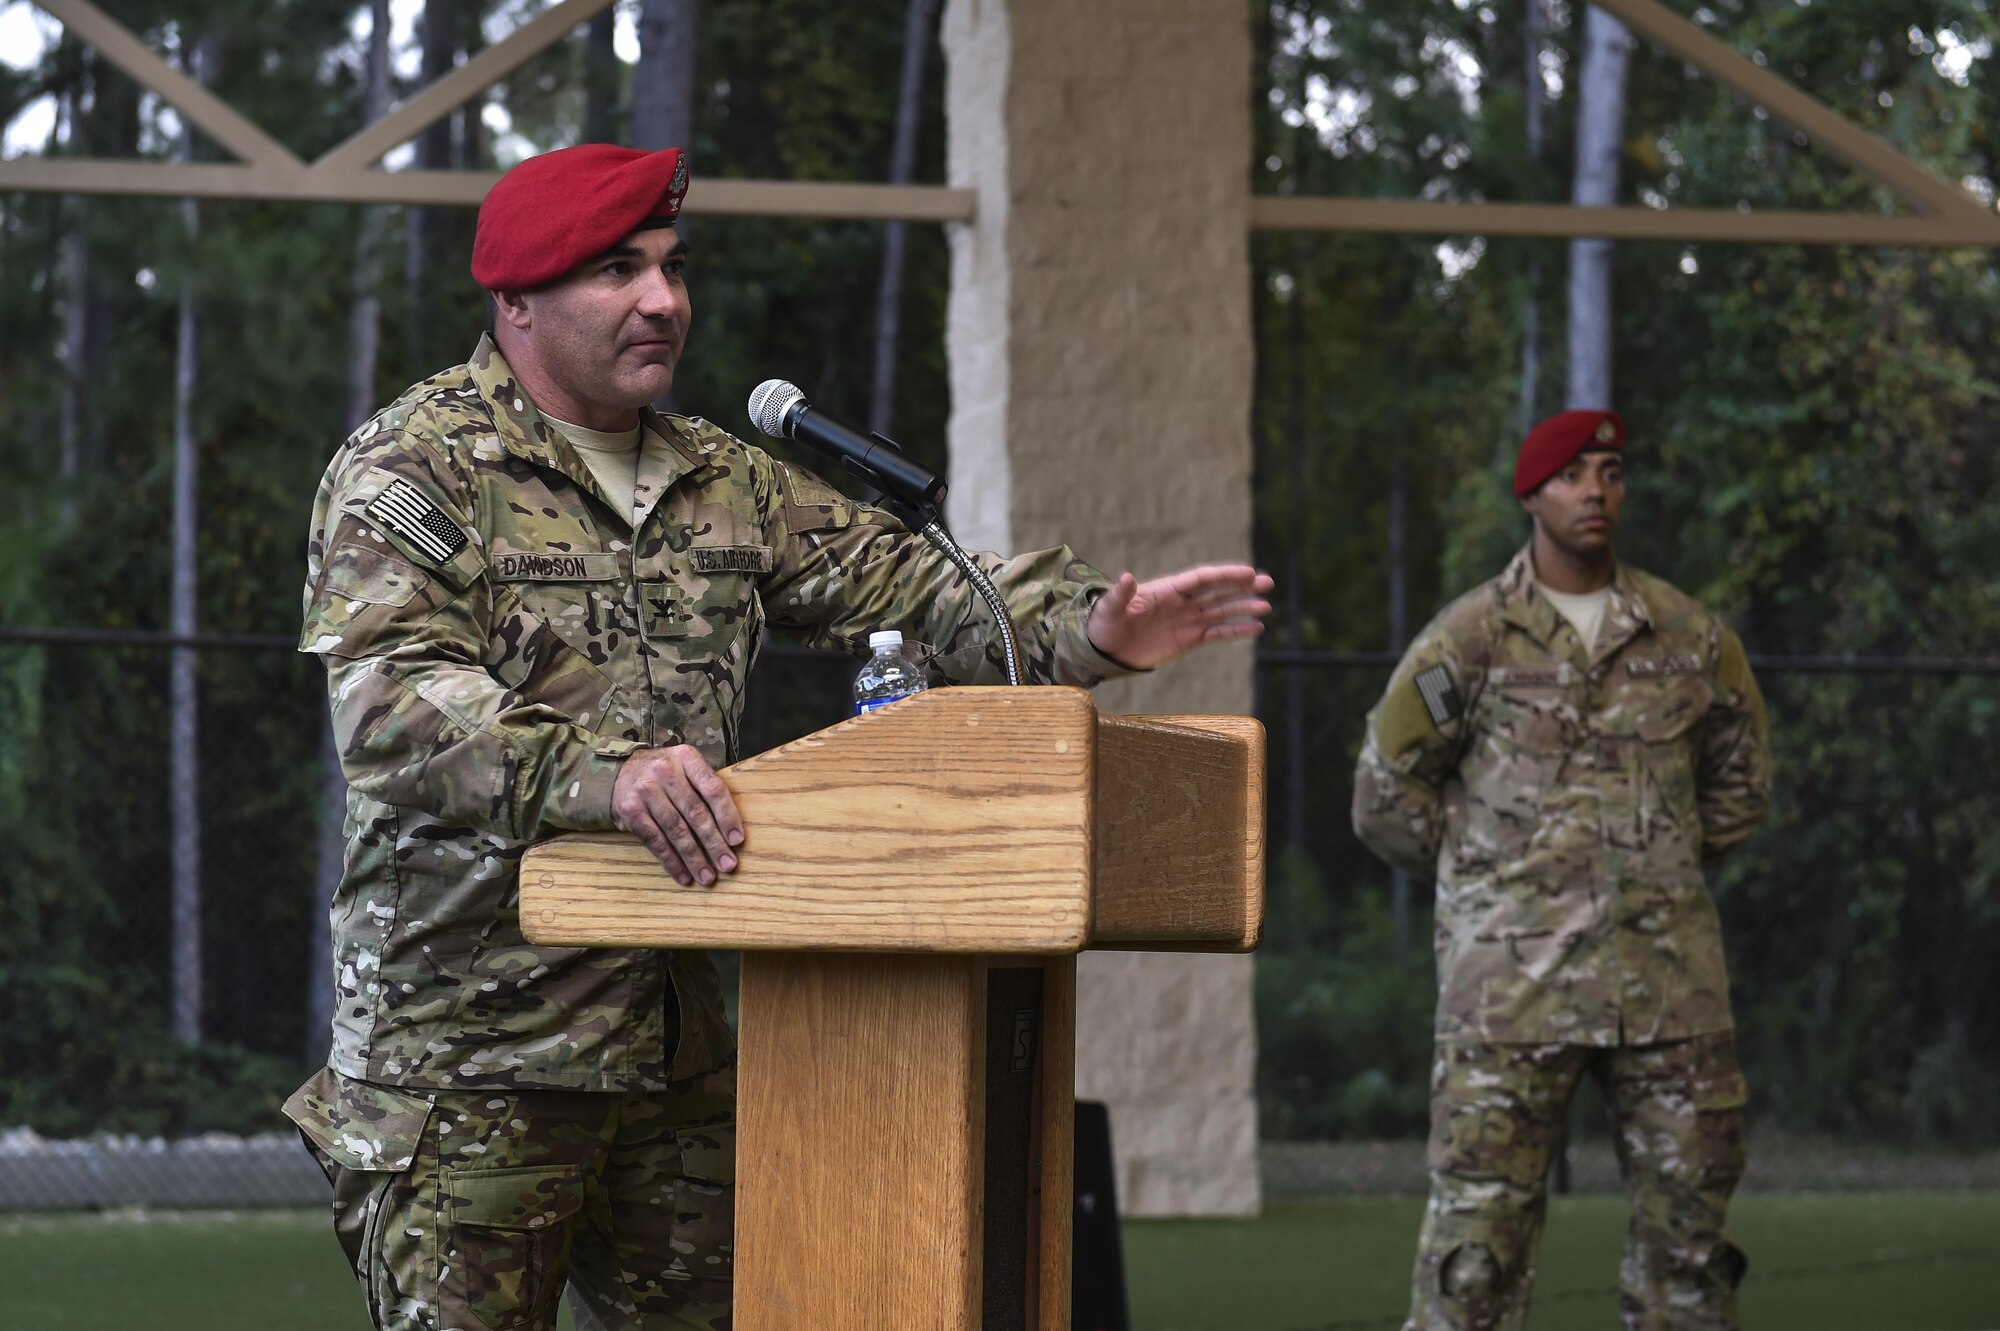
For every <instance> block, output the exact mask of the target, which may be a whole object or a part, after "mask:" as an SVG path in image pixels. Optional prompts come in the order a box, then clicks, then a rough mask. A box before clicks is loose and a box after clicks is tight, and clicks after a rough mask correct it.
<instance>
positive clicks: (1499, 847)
mask: <svg viewBox="0 0 2000 1331" xmlns="http://www.w3.org/2000/svg"><path fill="white" fill-rule="evenodd" d="M1770 782H1771V773H1770V749H1769V744H1768V738H1767V735H1766V732H1765V722H1764V705H1763V700H1762V698H1761V697H1760V696H1759V694H1758V692H1757V685H1756V682H1755V681H1754V680H1753V679H1752V677H1751V674H1750V668H1749V664H1748V662H1747V660H1746V659H1745V657H1744V654H1743V647H1742V644H1741V643H1740V642H1739V641H1738V640H1737V638H1736V635H1735V634H1734V633H1732V632H1731V631H1730V630H1729V629H1728V628H1726V627H1724V626H1723V625H1722V624H1721V622H1720V621H1718V620H1717V619H1716V618H1715V617H1714V616H1713V615H1711V614H1709V613H1708V612H1707V611H1706V610H1704V609H1703V608H1702V607H1701V606H1700V605H1699V604H1698V603H1696V602H1695V601H1693V600H1691V599H1689V598H1688V597H1687V596H1685V595H1683V594H1682V593H1680V592H1679V591H1676V590H1675V589H1674V588H1673V587H1671V586H1669V585H1668V584H1667V583H1665V582H1663V581H1662V580H1660V579H1658V578H1655V577H1652V576H1650V575H1648V574H1645V573H1642V572H1640V571H1638V570H1637V569H1633V568H1630V567H1628V566H1624V565H1621V566H1620V567H1619V569H1618V572H1617V575H1616V579H1615V581H1614V582H1613V584H1612V588H1611V597H1610V603H1609V605H1608V606H1607V607H1606V610H1605V618H1604V623H1603V627H1602V628H1601V630H1600V632H1599V637H1598V642H1597V643H1596V645H1595V648H1594V649H1593V650H1589V651H1586V650H1585V648H1584V645H1583V642H1582V640H1581V639H1580V638H1579V637H1578V636H1577V633H1576V630H1575V629H1574V628H1572V627H1571V626H1570V624H1569V623H1568V621H1566V620H1565V619H1563V618H1562V616H1561V615H1560V614H1558V613H1557V611H1556V610H1555V608H1554V607H1553V606H1552V605H1551V604H1550V603H1549V602H1548V600H1547V599H1546V598H1545V597H1543V596H1541V595H1540V594H1539V592H1538V590H1537V588H1536V585H1535V578H1534V572H1533V567H1532V564H1531V562H1530V556H1529V553H1528V552H1527V551H1525V550H1524V551H1522V552H1521V553H1520V554H1519V555H1518V556H1516V557H1515V559H1514V561H1513V562H1512V563H1511V564H1510V565H1509V566H1508V568H1507V571H1506V572H1505V573H1503V574H1502V575H1501V576H1500V577H1499V578H1497V579H1495V580H1493V581H1492V582H1489V583H1487V584H1486V585H1484V586H1482V587H1479V588H1477V589H1476V590H1474V591H1472V592H1471V593H1469V594H1467V595H1466V596H1463V597H1461V598H1459V600H1457V601H1456V602H1454V603H1453V604H1452V605H1451V606H1449V607H1447V608H1446V610H1445V611H1444V612H1443V613H1442V614H1440V615H1439V616H1438V617H1437V619H1436V620H1434V621H1433V622H1432V623H1431V624H1430V626H1429V627H1427V628H1426V629H1425V630H1424V632H1423V633H1422V635H1420V636H1419V638H1418V639H1417V641H1416V642H1415V643H1414V644H1413V645H1412V646H1411V648H1410V650H1409V652H1408V653H1407V654H1406V655H1405V656H1404V658H1403V661H1402V663H1401V664H1400V665H1399V666H1398V667H1397V670H1396V673H1395V677H1394V678H1393V679H1392V680H1391V681H1390V683H1389V688H1388V691H1387V692H1386V693H1385V694H1384V696H1383V699H1382V702H1381V703H1380V705H1379V706H1377V707H1376V709H1375V711H1374V712H1373V713H1371V714H1370V716H1369V725H1368V739H1367V743H1366V745H1365V746H1364V748H1363V750H1362V754H1361V761H1360V765H1359V769H1358V770H1357V772H1356V775H1355V790H1354V826H1355V830H1356V832H1357V833H1359V835H1360V836H1361V838H1362V839H1363V840H1364V841H1365V842H1367V844H1368V845H1369V847H1370V848H1371V849H1373V850H1374V851H1375V852H1376V853H1377V854H1379V855H1381V856H1383V857H1384V858H1386V859H1388V860H1390V861H1391V862H1392V863H1394V864H1396V865H1398V866H1400V867H1403V868H1406V869H1408V870H1409V871H1410V872H1412V873H1418V874H1429V873H1432V872H1435V874H1436V877H1437V956H1438V983H1439V991H1440V992H1439V998H1438V1007H1437V1028H1436V1035H1437V1060H1436V1064H1435V1067H1434V1072H1433V1079H1432V1128H1431V1142H1430V1163H1431V1178H1432V1189H1431V1201H1430V1206H1429V1209H1428V1211H1427V1213H1426V1215H1425V1219H1424V1227H1423V1234H1422V1237H1421V1239H1420V1246H1419V1253H1418V1260H1417V1269H1416V1275H1415V1290H1414V1293H1413V1297H1412V1310H1411V1314H1410V1321H1409V1326H1410V1327H1411V1328H1417V1329H1419V1331H1428V1329H1429V1328H1443V1327H1450V1328H1458V1329H1462V1331H1472V1329H1473V1328H1478V1329H1479V1331H1489V1329H1492V1328H1516V1327H1519V1326H1520V1325H1521V1323H1522V1320H1523V1318H1524V1317H1525V1315H1526V1311H1527V1305H1528V1295H1529V1291H1530V1287H1531V1285H1532V1283H1533V1279H1534V1259H1535V1250H1536V1246H1537V1243H1538V1241H1539V1239H1540V1233H1541V1222H1542V1216H1543V1213H1544V1210H1545V1206H1546V1199H1545V1195H1544V1190H1543V1179H1544V1175H1545V1174H1546V1171H1547V1168H1548V1162H1549V1156H1550V1152H1551V1150H1552V1148H1553V1147H1554V1145H1555V1143H1556V1141H1557V1140H1558V1138H1559V1136H1560V1133H1561V1127H1562V1124H1563V1121H1564V1119H1565V1118H1566V1116H1567V1112H1568V1108H1569V1102H1570V1097H1571V1095H1572V1094H1573V1093H1574V1091H1575V1089H1576V1085H1577V1082H1578V1080H1579V1078H1580V1077H1581V1076H1582V1075H1583V1074H1584V1073H1585V1072H1586V1071H1588V1072H1591V1073H1592V1074H1593V1075H1595V1076H1597V1077H1598V1079H1599V1080H1600V1082H1601V1083H1602V1084H1603V1085H1604V1087H1605V1091H1606V1100H1607V1101H1608V1102H1609V1103H1610V1105H1611V1109H1612V1113H1613V1116H1614V1120H1615V1123H1616V1126H1617V1132H1618V1146H1619V1152H1620V1161H1621V1164H1622V1166H1623V1168H1624V1172H1625V1175H1626V1178H1627V1181H1628V1186H1629V1187H1630V1189H1631V1191H1632V1195H1633V1219H1632V1225H1631V1229H1630V1231H1629V1233H1628V1235H1627V1241H1626V1255H1625V1261H1624V1265H1623V1267H1622V1270H1621V1281H1620V1283H1621V1286H1622V1291H1623V1292H1622V1296H1621V1300H1620V1307H1621V1314H1622V1316H1623V1318H1624V1322H1625V1325H1626V1326H1627V1327H1630V1328H1666V1327H1673V1328H1676V1331H1679V1329H1680V1328H1726V1327H1734V1326H1735V1325H1736V1285H1737V1282H1738V1281H1739V1280H1740V1279H1741V1276H1742V1273H1743V1269H1744V1263H1743V1256H1742V1253H1741V1252H1740V1250H1738V1249H1737V1247H1736V1246H1735V1244H1734V1243H1733V1242H1732V1241H1731V1240H1730V1238H1729V1237H1728V1234H1727V1232H1726V1231H1725V1229H1724V1227H1723V1213H1724V1209H1725V1207H1726V1204H1727V1202H1728V1199H1729V1195H1730V1192H1731V1191H1732V1189H1733V1188H1734V1186H1735V1184H1736V1181H1737V1179H1738V1177H1739V1176H1740V1175H1741V1173H1742V1168H1743V1129H1742V1106H1743V1099H1744V1086H1743V1077H1742V1073H1741V1071H1740V1070H1739V1068H1738V1066H1737V1061H1736V1051H1735V1041H1734V1036H1733V1032H1732V1023H1731V1019H1730V1012H1729V989H1728V977H1727V975H1726V973H1725V970H1724V963H1723V953H1722V937H1721V931H1720V928H1719V925H1718V923H1717V920H1716V913H1715V906H1714V903H1713V901H1712V900H1711V899H1710V897H1709V895H1708V891H1707V888H1706V885H1705V883H1704V880H1703V874H1702V866H1703V864H1704V862H1706V861H1709V860H1712V859H1714V858H1715V857H1716V856H1718V855H1720V854H1722V853H1723V852H1724V851H1726V850H1728V849H1730V848H1731V847H1733V846H1735V845H1736V844H1738V843H1739V842H1741V841H1743V840H1744V839H1745V838H1746V837H1748V836H1749V835H1750V834H1751V832H1752V831H1754V830H1755V829H1756V827H1757V826H1758V825H1759V824H1760V823H1761V822H1763V821H1764V819H1765V817H1766V816H1767V814H1768V811H1769V798H1770Z"/></svg>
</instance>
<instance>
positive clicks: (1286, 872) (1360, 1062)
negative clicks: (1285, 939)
mask: <svg viewBox="0 0 2000 1331" xmlns="http://www.w3.org/2000/svg"><path fill="white" fill-rule="evenodd" d="M1310 873H1311V866H1310V865H1308V864H1306V863H1304V862H1303V861H1302V860H1300V859H1298V858H1297V857H1296V856H1292V857H1288V858H1287V859H1285V860H1283V861H1281V863H1280V865H1279V869H1278V873H1277V874H1276V875H1275V877H1276V878H1277V880H1278V884H1279V885H1282V887H1283V888H1284V889H1287V890H1297V889H1298V887H1299V886H1301V885H1300V884H1298V883H1297V882H1296V881H1291V880H1295V879H1296V877H1297V876H1298V875H1309V874H1310ZM1312 886H1314V887H1315V888H1317V887H1318V885H1317V884H1314V885H1312ZM1313 895H1314V899H1316V900H1319V901H1324V900H1325V899H1326V894H1325V892H1324V890H1323V889H1321V890H1318V891H1316V892H1315V893H1314V894H1313ZM1316 923H1322V927H1323V928H1324V929H1325V930H1326V931H1327V932H1329V933H1331V934H1332V935H1333V936H1334V937H1335V938H1336V939H1337V941H1336V942H1334V943H1333V944H1332V945H1331V946H1330V947H1329V948H1328V949H1325V950H1315V951H1311V952H1270V953H1266V954H1265V955H1264V956H1262V957H1260V958H1259V959H1258V965H1257V1033H1258V1052H1259V1058H1258V1068H1257V1095H1258V1104H1259V1107H1260V1109H1261V1112H1262V1114H1263V1120H1264V1127H1265V1131H1266V1132H1267V1133H1268V1134H1270V1135H1272V1136H1276V1137H1287V1138H1305V1139H1318V1138H1344V1137H1407V1136H1420V1135H1422V1133H1423V1132H1424V1130H1425V1126H1426V1125H1427V1124H1428V1123H1429V1121H1430V1110H1429V1087H1430V1081H1429V1070H1430V1032H1431V1006H1432V1003H1433V1001H1434V999H1435V996H1436V992H1437V976H1436V969H1435V966H1434V964H1433V962H1432V959H1431V955H1430V949H1429V948H1428V947H1427V946H1425V940H1424V939H1423V938H1422V937H1419V938H1418V939H1417V941H1416V943H1415V944H1414V945H1406V946H1405V948H1404V949H1403V952H1402V954H1401V955H1398V952H1397V948H1396V941H1395V933H1394V926H1393V924H1392V921H1391V920H1390V917H1389V913H1388V911H1387V910H1386V909H1385V906H1384V902H1383V900H1382V898H1381V897H1380V896H1378V895H1374V894H1369V895H1365V896H1360V897H1358V898H1355V899H1353V900H1351V901H1350V902H1349V903H1348V905H1347V908H1346V909H1345V910H1343V911H1341V912H1340V918H1339V919H1338V920H1327V921H1324V922H1316Z"/></svg>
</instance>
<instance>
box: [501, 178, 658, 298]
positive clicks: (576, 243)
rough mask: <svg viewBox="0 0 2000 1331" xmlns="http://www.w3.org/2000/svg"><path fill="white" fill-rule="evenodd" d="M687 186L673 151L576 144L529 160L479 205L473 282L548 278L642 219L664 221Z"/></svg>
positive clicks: (519, 287) (509, 285)
mask: <svg viewBox="0 0 2000 1331" xmlns="http://www.w3.org/2000/svg"><path fill="white" fill-rule="evenodd" d="M687 184H688V176H687V162H686V160H685V159H684V158H683V157H682V156H681V150H680V149H679V148H662V149H661V150H660V151H659V152H645V151H643V150H642V149H639V148H620V147H619V146H618V145H616V144H613V143H582V144H578V145H577V146H576V147H574V148H560V149H558V150H556V151H555V152H552V153H543V154H542V155H541V156H539V157H530V158H529V159H528V160H527V161H525V162H522V163H521V164H520V165H519V166H516V167H515V168H514V169H513V170H511V171H509V172H508V173H507V174H506V175H504V176H502V177H500V180H499V182H498V183H497V184H495V185H494V186H493V188H492V189H490V190H488V191H487V192H486V199H485V202H483V203H481V204H480V205H479V230H478V233H477V234H476V235H475V236H474V238H473V241H472V277H473V280H474V281H476V282H478V283H479V285H480V286H482V287H485V288H486V289H487V290H488V291H525V290H528V289H530V288H533V287H538V286H544V285H546V284H548V283H550V282H553V281H555V280H556V279H557V278H558V277H561V276H562V275H563V274H564V273H566V272H568V271H569V270H570V269H572V268H574V267H576V266H577V265H578V264H580V263H582V262H584V261H585V260H586V259H594V258H596V257H597V256H598V255H600V254H602V253H604V252H605V251H606V250H608V249H610V248H611V247H612V246H614V245H616V244H617V243H618V242H619V241H621V240H623V239H624V238H625V237H626V236H628V235H630V234H632V232H634V231H637V230H638V229H639V228H640V227H642V226H644V225H646V224H647V223H648V222H651V223H654V224H656V225H667V224H671V223H672V222H673V220H674V219H675V218H676V217H678V216H680V211H681V196H682V195H683V194H686V193H687Z"/></svg>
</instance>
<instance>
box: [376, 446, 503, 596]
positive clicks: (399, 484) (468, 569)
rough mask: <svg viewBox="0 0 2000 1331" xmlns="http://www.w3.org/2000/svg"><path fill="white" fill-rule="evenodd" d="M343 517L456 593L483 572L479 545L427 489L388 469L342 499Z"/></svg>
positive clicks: (379, 471)
mask: <svg viewBox="0 0 2000 1331" xmlns="http://www.w3.org/2000/svg"><path fill="white" fill-rule="evenodd" d="M340 507H341V509H342V511H344V512H346V513H348V514H350V515H352V516H353V517H354V518H356V519H357V520H359V521H360V522H361V523H362V524H363V525H364V526H366V527H367V528H368V530H369V531H370V532H372V533H374V534H375V535H377V536H379V537H381V538H382V539H383V540H385V541H387V542H388V543H389V544H390V545H393V546H395V547H396V549H397V550H398V551H400V552H401V553H402V555H403V556H404V558H406V559H408V560H410V561H411V562H412V563H414V564H416V565H418V566H419V567H421V568H427V569H431V570H433V571H435V572H436V573H437V574H438V576H439V577H441V578H443V579H444V580H445V581H446V582H447V583H449V584H450V585H451V586H452V587H453V588H454V589H455V590H457V591H464V590H465V589H466V588H467V587H470V586H471V585H472V584H473V582H474V581H475V580H476V579H477V578H478V577H479V575H480V574H481V573H482V572H483V571H484V570H485V561H484V560H483V559H482V558H481V552H480V547H479V544H478V543H477V542H476V541H474V540H473V539H472V538H471V537H469V536H468V535H467V534H466V531H465V528H464V527H462V526H460V525H459V523H458V520H457V519H456V518H455V517H453V516H452V515H451V513H450V512H449V511H448V510H447V509H446V507H445V506H444V505H443V504H441V503H439V502H438V496H436V495H434V494H432V493H430V491H429V489H428V487H426V486H424V485H421V484H419V483H417V482H415V481H413V480H411V479H410V478H409V477H407V476H402V475H398V474H397V473H396V472H393V471H390V470H389V469H388V468H386V467H370V468H369V469H368V470H367V471H366V472H364V473H362V476H361V479H360V480H359V481H357V482H355V483H354V484H353V485H351V486H349V487H348V488H347V491H346V493H345V494H344V495H343V496H342V497H341V501H340Z"/></svg>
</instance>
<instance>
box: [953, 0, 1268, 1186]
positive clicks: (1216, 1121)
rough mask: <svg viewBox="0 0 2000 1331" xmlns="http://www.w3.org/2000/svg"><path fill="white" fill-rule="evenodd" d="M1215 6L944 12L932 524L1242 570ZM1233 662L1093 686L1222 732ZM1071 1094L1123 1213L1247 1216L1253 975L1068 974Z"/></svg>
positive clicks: (1238, 10)
mask: <svg viewBox="0 0 2000 1331" xmlns="http://www.w3.org/2000/svg"><path fill="white" fill-rule="evenodd" d="M1249 21H1250V20H1249V14H1248V11H1247V10H1245V8H1244V7H1243V5H1242V4H1241V3H1240V0H950V3H949V4H948V6H947V8H946V11H945V19H944V45H945V51H946V55H947V57H948V59H949V76H948V77H949V83H948V91H947V113H948V115H949V118H950V148H949V163H950V164H949V173H950V179H951V183H952V184H954V185H960V186H970V187H972V188H975V189H977V190H978V192H979V215H978V219H977V221H976V222H975V223H974V224H973V225H971V226H968V227H960V228H956V229H955V232H954V235H953V237H952V290H951V307H950V315H949V323H948V328H947V338H948V342H949V349H950V354H951V374H952V416H951V426H950V445H951V480H952V496H951V498H952V508H951V520H952V523H953V526H954V529H955V530H956V531H957V533H958V534H959V536H960V538H961V539H963V540H964V541H965V542H966V544H967V545H973V546H978V547H983V548H986V549H996V550H1010V551H1011V550H1025V549H1034V548H1039V547H1043V546H1048V545H1054V544H1058V543H1063V542H1067V543H1068V544H1070V545H1072V546H1074V547H1075V548H1076V549H1077V551H1078V553H1080V554H1081V555H1083V556H1084V558H1086V559H1089V560H1090V561H1092V562H1093V563H1095V564H1097V565H1099V566H1100V567H1102V568H1104V569H1105V570H1106V571H1108V572H1116V571H1118V570H1119V569H1124V568H1129V569H1131V570H1132V571H1133V572H1135V573H1137V574H1138V575H1139V576H1141V577H1147V576H1150V575H1153V574H1157V573H1163V572H1166V571H1169V570H1171V569H1175V568H1180V567H1184V566H1186V565H1189V564H1194V563H1202V562H1213V561H1216V560H1225V559H1227V560H1239V559H1247V557H1248V555H1249V551H1250V391H1251V339H1250V290H1249V280H1250V275H1249V254H1248V224H1249V216H1248V212H1249V173H1250V161H1249V158H1250V104H1249V103H1250V63H1251V52H1250V33H1249ZM1251 688H1252V684H1251V655H1250V651H1249V649H1248V647H1247V646H1233V647H1229V648H1222V649H1209V650H1207V651H1204V652H1201V653H1198V654H1197V655H1196V656H1195V657H1193V658H1191V659H1190V660H1188V661H1185V662H1183V663H1181V664H1178V665H1175V666H1173V667H1170V668H1169V669H1167V670H1165V671H1162V672H1161V673H1160V674H1158V675H1156V676H1150V677H1147V678H1144V679H1140V680H1133V681H1129V682H1121V683H1118V684H1115V685H1111V686H1107V687H1106V688H1104V689H1101V690H1099V693H1098V705H1099V706H1100V707H1102V708H1104V709H1105V710H1108V711H1123V712H1183V711H1185V712H1247V711H1249V710H1250V706H1251ZM1078 1005H1079V1012H1078V1023H1077V1025H1078V1032H1079V1033H1078V1037H1077V1044H1078V1049H1077V1090H1078V1093H1079V1094H1080V1095H1083V1096H1086V1097H1090V1098H1094V1099H1101V1100H1105V1101H1108V1102H1109V1103H1110V1106H1111V1113H1112V1130H1113V1135H1114V1137H1115V1139H1116V1145H1117V1149H1118V1155H1119V1170H1118V1182H1119V1191H1120V1203H1121V1205H1122V1206H1123V1207H1124V1208H1125V1210H1126V1211H1127V1212H1128V1213H1131V1214H1147V1215H1171V1214H1180V1215H1190V1214H1196V1215H1226V1214H1244V1213H1248V1212H1253V1211H1255V1210H1256V1209H1257V1207H1258V1203H1259V1190H1258V1182H1257V1158H1256V1145H1257V1132H1256V1102H1255V1099H1254V1091H1253V1085H1254V1070H1255V1062H1256V1032H1255V1028H1254V1025H1253V1022H1252V1004H1251V963H1250V961H1249V959H1248V958H1246V957H1200V956H1183V955H1173V954H1162V953H1145V954H1141V953H1092V954H1088V955H1086V956H1085V957H1084V959H1083V965H1082V966H1081V967H1080V968H1079V974H1078Z"/></svg>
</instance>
